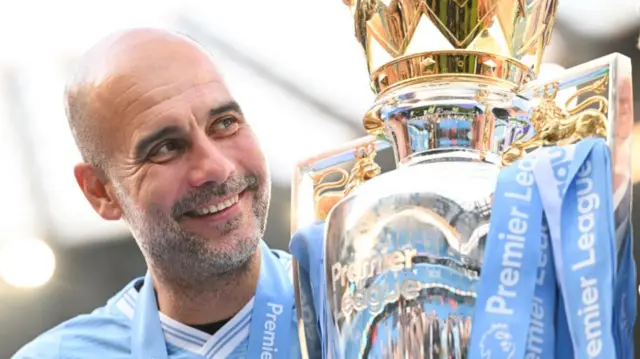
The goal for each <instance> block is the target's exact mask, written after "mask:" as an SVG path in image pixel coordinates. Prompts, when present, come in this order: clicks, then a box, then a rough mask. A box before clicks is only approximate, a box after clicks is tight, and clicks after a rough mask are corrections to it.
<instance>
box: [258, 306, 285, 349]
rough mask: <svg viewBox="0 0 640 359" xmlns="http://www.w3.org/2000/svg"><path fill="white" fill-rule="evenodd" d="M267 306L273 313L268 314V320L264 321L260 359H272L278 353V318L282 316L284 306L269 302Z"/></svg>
mask: <svg viewBox="0 0 640 359" xmlns="http://www.w3.org/2000/svg"><path fill="white" fill-rule="evenodd" d="M267 306H268V307H269V308H271V312H267V320H265V321H264V332H263V334H262V351H261V353H260V359H272V358H273V353H276V352H278V348H275V342H276V330H277V326H278V324H277V319H278V316H279V315H280V314H282V305H280V304H275V303H271V302H268V303H267Z"/></svg>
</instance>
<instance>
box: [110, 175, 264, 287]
mask: <svg viewBox="0 0 640 359" xmlns="http://www.w3.org/2000/svg"><path fill="white" fill-rule="evenodd" d="M243 180H244V181H248V180H247V178H245V179H243ZM249 182H252V184H253V185H254V188H253V189H252V188H251V186H250V188H249V189H248V190H247V192H245V195H247V194H253V204H254V206H253V211H252V212H251V215H252V216H253V220H254V221H253V222H254V223H253V226H255V228H254V229H253V230H252V231H251V234H250V235H249V238H240V237H239V236H238V235H234V234H233V231H234V230H235V229H237V228H238V226H240V225H241V224H242V220H243V218H241V217H236V218H233V219H230V220H229V221H226V222H224V223H221V224H219V225H218V228H217V229H216V230H217V232H218V233H219V234H220V235H221V236H222V237H226V238H225V239H224V240H225V241H228V242H229V245H227V244H226V243H225V244H224V248H220V246H219V245H216V243H215V241H212V240H211V239H206V238H202V237H200V236H197V235H195V234H193V233H189V232H187V231H185V230H184V229H183V228H182V227H181V226H180V224H179V223H178V222H177V221H176V220H175V219H174V218H172V216H171V215H170V214H168V213H166V212H165V211H162V210H161V208H160V207H158V206H154V207H152V208H149V209H148V210H147V211H144V210H141V209H139V208H136V207H135V206H134V205H133V204H132V203H131V201H130V199H129V197H128V195H127V194H126V192H125V191H124V188H123V187H122V186H116V192H117V193H118V197H119V200H120V203H121V204H122V205H123V212H124V220H125V221H126V222H127V224H128V225H129V228H130V230H131V232H132V234H133V236H134V238H135V239H136V242H137V243H138V245H139V247H140V249H141V251H142V253H143V255H144V257H145V259H146V261H147V264H148V265H149V267H150V269H151V270H152V271H153V273H154V275H156V276H158V277H160V279H161V280H162V281H163V282H166V284H168V285H171V286H172V287H174V288H175V289H176V290H180V291H182V292H183V294H184V295H187V293H191V294H192V295H198V294H199V293H200V292H205V291H206V292H211V291H219V290H223V289H224V288H225V287H226V285H227V283H229V282H233V281H236V280H238V279H240V278H239V277H242V275H243V274H244V273H245V272H247V270H248V266H249V265H250V263H251V261H250V259H251V258H252V257H253V256H254V255H255V253H256V251H257V249H258V246H259V243H260V240H261V239H262V235H263V234H264V229H265V226H266V217H267V213H268V210H269V201H270V196H271V193H270V188H269V183H268V181H262V182H260V181H258V179H257V177H255V178H254V179H251V180H249ZM258 183H262V186H259V185H258ZM230 187H233V186H230ZM243 215H244V216H246V214H243Z"/></svg>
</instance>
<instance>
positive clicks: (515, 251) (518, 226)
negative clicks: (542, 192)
mask: <svg viewBox="0 0 640 359" xmlns="http://www.w3.org/2000/svg"><path fill="white" fill-rule="evenodd" d="M532 165H533V163H532V162H531V161H526V160H522V161H520V162H518V169H519V170H520V172H518V174H516V176H515V177H516V183H517V184H518V185H520V186H521V187H520V188H519V190H518V191H513V192H505V193H504V196H505V197H507V198H512V199H516V200H520V201H522V202H523V205H525V206H530V205H531V198H532V194H533V190H532V186H533V185H534V182H535V180H534V177H533V173H532V172H531V170H532ZM528 219H529V215H528V214H527V212H526V211H522V210H520V209H519V207H518V206H517V205H514V206H512V207H511V211H510V212H509V218H508V219H506V220H507V221H508V222H507V228H508V233H500V234H498V238H499V239H501V240H502V241H504V242H503V243H504V253H503V255H502V263H501V265H502V270H501V271H500V284H499V285H498V293H496V294H494V295H492V296H490V297H489V298H488V299H487V304H486V307H485V310H486V311H487V312H490V313H494V314H502V315H513V308H509V306H508V305H507V298H510V299H516V297H517V295H518V293H517V292H516V291H515V290H513V287H514V286H516V285H517V284H518V282H519V281H520V267H521V266H522V259H523V250H524V241H525V237H524V236H523V235H524V234H525V233H526V232H527V227H528V223H529V222H528Z"/></svg>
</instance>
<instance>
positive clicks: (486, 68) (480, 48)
mask: <svg viewBox="0 0 640 359" xmlns="http://www.w3.org/2000/svg"><path fill="white" fill-rule="evenodd" d="M344 2H345V4H346V5H348V6H349V8H350V10H351V12H352V14H353V18H354V25H355V36H356V38H357V40H358V41H359V42H360V44H361V45H362V47H363V48H364V51H365V54H366V58H367V65H368V69H369V74H370V79H371V87H372V89H373V91H374V92H375V93H376V94H377V95H378V96H382V94H384V93H385V92H387V91H388V90H389V89H392V88H397V87H400V86H406V85H410V84H414V83H418V82H421V83H424V82H425V81H429V82H433V81H440V80H443V81H448V80H451V79H453V78H455V80H456V81H460V80H464V79H465V78H467V79H469V80H471V81H474V82H479V83H482V82H484V83H490V84H498V85H501V86H506V87H512V88H518V87H519V86H521V85H523V84H525V83H527V82H529V81H530V80H533V79H535V77H536V76H537V74H538V70H539V68H540V63H541V60H542V55H543V52H544V48H545V47H546V46H547V45H548V43H549V39H550V36H551V30H552V27H553V24H554V19H555V13H556V8H557V0H344Z"/></svg>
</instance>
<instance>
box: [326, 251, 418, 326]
mask: <svg viewBox="0 0 640 359" xmlns="http://www.w3.org/2000/svg"><path fill="white" fill-rule="evenodd" d="M416 255H417V251H416V250H415V249H407V250H398V251H393V252H390V253H385V254H382V255H379V256H376V257H373V258H369V259H367V260H364V261H359V262H354V263H349V264H346V265H343V264H342V263H340V262H337V263H336V264H334V265H333V266H332V268H331V277H332V281H333V290H334V292H335V291H336V289H337V288H336V287H337V285H338V283H340V285H341V287H342V288H347V286H348V285H349V283H355V284H356V286H357V287H360V286H359V285H358V284H359V283H365V282H366V281H367V280H368V279H370V278H374V277H375V276H376V275H380V274H383V273H385V272H387V271H391V272H393V273H398V272H400V271H402V270H411V268H412V266H413V257H415V256H416ZM387 283H388V281H384V282H383V284H382V285H376V284H371V285H369V286H368V288H358V289H356V291H355V292H353V293H352V292H350V291H348V290H347V291H345V293H344V295H343V296H342V300H341V303H340V310H339V311H338V312H339V313H340V315H341V316H343V317H348V316H349V315H350V314H351V313H352V312H353V311H357V312H359V311H362V310H364V309H367V308H368V309H369V310H370V311H371V313H372V314H374V315H376V314H379V313H380V312H382V310H383V309H384V305H385V304H387V303H393V302H395V301H397V300H398V298H399V297H402V298H404V299H407V300H411V299H415V298H417V297H418V296H419V295H420V290H421V289H422V287H421V285H420V282H418V281H416V280H412V279H406V280H404V281H394V283H395V284H394V285H395V288H389V286H388V285H387Z"/></svg>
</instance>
